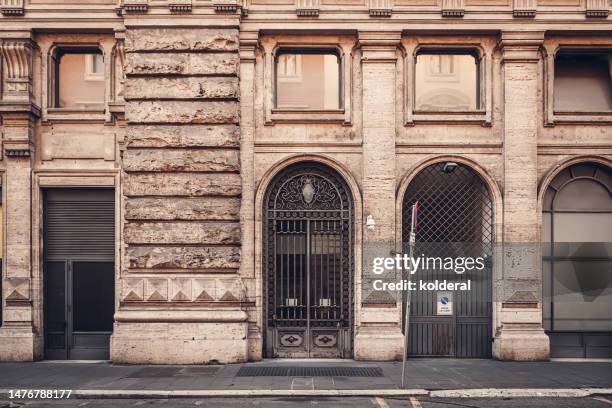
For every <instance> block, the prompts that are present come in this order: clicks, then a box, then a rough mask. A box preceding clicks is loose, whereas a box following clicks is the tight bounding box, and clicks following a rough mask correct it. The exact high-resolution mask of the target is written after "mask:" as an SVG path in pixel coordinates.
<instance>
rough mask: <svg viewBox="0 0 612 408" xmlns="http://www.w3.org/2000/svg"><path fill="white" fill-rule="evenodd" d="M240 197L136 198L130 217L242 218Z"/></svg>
mask: <svg viewBox="0 0 612 408" xmlns="http://www.w3.org/2000/svg"><path fill="white" fill-rule="evenodd" d="M239 213H240V199H238V198H226V197H205V198H201V197H197V198H132V199H130V200H127V201H126V204H125V219H126V220H169V221H172V220H228V221H231V220H238V219H239Z"/></svg>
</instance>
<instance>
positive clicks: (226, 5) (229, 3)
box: [213, 0, 238, 13]
mask: <svg viewBox="0 0 612 408" xmlns="http://www.w3.org/2000/svg"><path fill="white" fill-rule="evenodd" d="M213 4H214V6H215V11H216V12H217V13H235V12H236V10H238V1H237V0H214V1H213Z"/></svg>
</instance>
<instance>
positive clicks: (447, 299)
mask: <svg viewBox="0 0 612 408" xmlns="http://www.w3.org/2000/svg"><path fill="white" fill-rule="evenodd" d="M436 304H437V309H436V314H437V315H438V316H451V315H452V314H453V293H452V292H438V293H437V302H436Z"/></svg>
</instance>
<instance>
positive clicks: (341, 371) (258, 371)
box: [236, 367, 383, 377]
mask: <svg viewBox="0 0 612 408" xmlns="http://www.w3.org/2000/svg"><path fill="white" fill-rule="evenodd" d="M236 377H383V373H382V370H381V369H380V368H379V367H241V368H240V370H238V374H236Z"/></svg>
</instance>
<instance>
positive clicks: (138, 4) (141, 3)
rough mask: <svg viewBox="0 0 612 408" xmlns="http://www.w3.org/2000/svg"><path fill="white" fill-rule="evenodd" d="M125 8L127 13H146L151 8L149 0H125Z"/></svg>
mask: <svg viewBox="0 0 612 408" xmlns="http://www.w3.org/2000/svg"><path fill="white" fill-rule="evenodd" d="M123 10H125V12H126V13H146V12H147V11H148V10H149V0H123Z"/></svg>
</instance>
